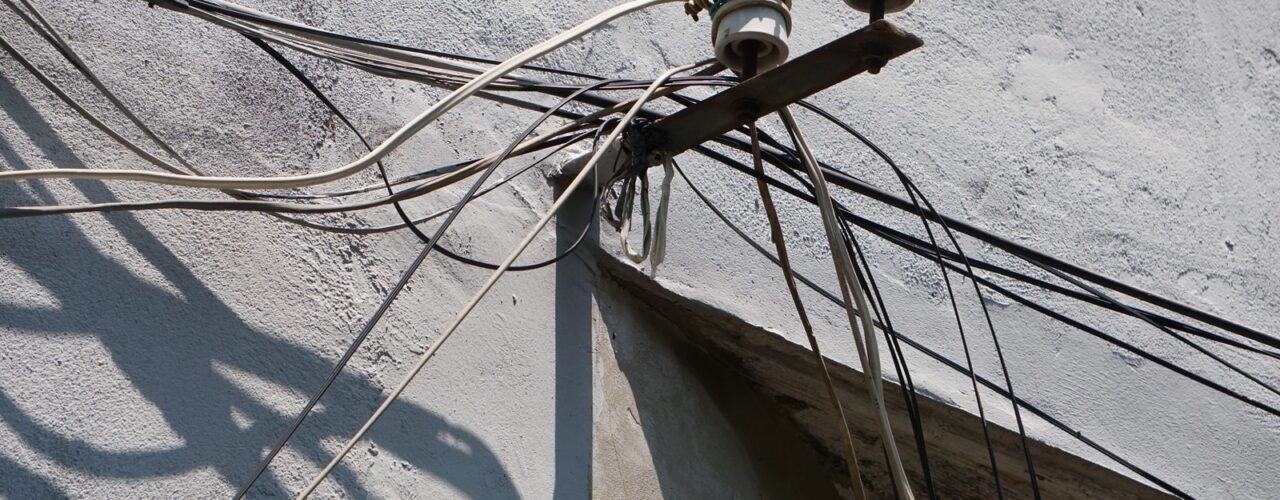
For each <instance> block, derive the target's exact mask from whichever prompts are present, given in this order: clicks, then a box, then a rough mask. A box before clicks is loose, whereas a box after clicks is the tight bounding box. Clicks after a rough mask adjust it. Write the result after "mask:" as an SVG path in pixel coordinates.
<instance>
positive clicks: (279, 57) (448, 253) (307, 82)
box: [245, 35, 591, 271]
mask: <svg viewBox="0 0 1280 500" xmlns="http://www.w3.org/2000/svg"><path fill="white" fill-rule="evenodd" d="M245 38H247V39H249V41H250V42H253V44H254V45H256V46H258V48H260V49H262V50H263V51H264V52H266V53H267V55H270V56H271V59H273V60H275V61H276V62H277V63H279V64H280V65H281V66H282V67H284V69H285V70H287V71H288V72H289V74H291V75H293V77H294V78H295V79H297V80H298V81H299V82H300V83H302V85H303V86H305V87H306V88H307V90H309V91H310V92H311V94H312V95H314V96H315V97H316V99H318V100H319V101H320V102H321V103H323V104H324V105H325V107H326V108H328V109H329V111H330V112H332V113H333V115H334V116H336V117H337V118H338V120H340V121H341V122H342V123H343V124H345V125H346V126H347V129H348V130H350V131H351V133H352V134H355V136H356V137H357V138H359V139H360V143H361V144H364V147H365V149H367V150H369V151H373V145H371V144H369V141H368V140H367V139H365V137H364V134H362V133H360V130H359V129H357V128H356V126H355V124H354V123H352V122H351V120H350V119H348V118H347V115H346V114H345V113H343V112H342V110H340V109H338V107H337V105H335V104H334V103H333V101H331V100H329V98H328V96H326V95H325V94H324V92H323V91H321V90H320V89H319V88H318V87H316V85H315V83H314V82H312V81H311V79H310V78H308V77H307V76H306V75H305V74H303V73H302V70H300V69H298V67H297V66H295V65H294V64H293V63H292V62H290V61H289V59H288V58H286V57H284V54H281V53H280V52H279V51H277V50H276V49H275V48H273V47H271V45H269V44H267V42H264V41H262V40H261V39H258V38H254V37H251V36H248V35H245ZM562 105H563V104H562ZM526 137H527V135H526ZM376 163H377V165H378V173H379V174H381V177H382V181H383V184H384V185H385V186H386V188H387V195H388V196H394V195H395V190H394V189H393V188H392V187H391V181H390V180H389V177H388V175H387V170H386V167H385V166H384V165H383V164H382V160H378V161H377V162H376ZM531 165H532V164H531ZM525 168H526V169H527V168H528V167H525ZM521 172H523V170H521ZM507 179H510V177H508V178H507ZM505 180H506V179H504V182H505ZM498 185H501V184H498ZM494 187H496V186H494ZM391 206H393V207H395V211H396V215H398V216H399V217H400V220H401V221H402V222H403V225H404V227H406V228H408V229H409V231H411V232H412V233H413V234H414V235H415V236H417V237H418V239H419V240H420V241H422V242H423V243H427V242H428V241H430V238H428V237H427V235H426V234H423V232H422V230H421V229H418V226H417V224H415V223H414V221H413V220H412V219H410V218H409V215H408V214H406V213H405V211H404V207H402V206H401V205H400V203H399V202H393V203H392V204H391ZM459 208H460V205H458V206H455V207H454V209H453V210H458V209H459ZM589 220H590V219H589ZM590 228H591V225H590V224H587V225H585V226H583V228H582V231H581V232H580V233H579V234H578V237H577V239H576V240H574V242H573V244H572V245H570V246H569V247H568V248H567V249H566V250H565V251H564V252H562V253H560V254H558V255H556V256H554V257H552V258H550V259H547V260H544V261H542V262H537V263H534V264H513V265H512V266H511V267H510V269H511V270H512V271H530V270H535V269H541V268H543V267H546V266H549V265H551V264H555V263H556V262H559V261H560V260H561V259H563V258H565V257H566V256H568V255H569V254H571V253H573V252H574V251H575V250H577V249H578V247H579V246H580V245H581V244H582V242H583V241H584V240H586V238H587V234H588V233H589V232H590ZM436 246H437V248H438V250H439V252H440V254H441V255H444V256H445V257H448V258H450V259H453V260H456V261H458V262H461V263H463V264H467V265H470V266H475V267H480V268H484V269H497V268H498V266H497V265H495V264H490V263H487V262H482V261H479V260H476V259H473V258H470V257H466V256H464V255H460V254H458V253H456V252H454V251H452V250H449V248H448V247H446V246H444V245H443V244H439V243H437V244H436Z"/></svg>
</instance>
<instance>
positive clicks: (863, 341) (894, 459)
mask: <svg viewBox="0 0 1280 500" xmlns="http://www.w3.org/2000/svg"><path fill="white" fill-rule="evenodd" d="M778 115H779V116H781V117H782V121H783V122H784V123H785V124H786V125H787V128H788V129H789V130H790V131H791V134H792V136H793V137H794V138H795V140H796V149H799V150H800V157H801V159H802V160H803V161H804V165H805V169H806V170H807V171H808V174H809V177H810V179H811V180H812V181H813V191H814V198H815V199H816V200H817V202H818V208H819V212H820V213H821V214H822V224H823V227H824V229H825V230H826V233H827V243H828V244H829V245H830V246H831V257H832V261H833V263H834V264H835V268H836V276H837V278H838V281H839V283H840V293H841V294H842V295H844V303H845V312H846V314H847V315H848V317H849V328H850V329H851V330H852V331H853V340H854V344H855V345H856V346H857V348H858V356H859V357H860V358H861V360H862V373H863V376H864V377H865V378H866V383H867V391H868V392H870V393H871V396H872V399H874V400H875V404H876V413H877V415H878V416H879V424H880V437H881V441H883V443H884V451H885V455H886V456H887V459H888V462H889V470H890V476H891V477H892V478H893V485H894V488H895V489H896V490H897V492H898V497H899V498H901V499H904V500H912V499H914V498H915V496H914V495H912V493H911V485H910V484H909V483H908V482H907V474H906V472H905V471H904V470H903V467H902V458H901V457H900V456H899V455H898V444H897V442H896V441H895V440H894V437H893V428H892V426H891V425H890V423H889V410H888V408H886V407H885V399H884V386H883V380H882V378H883V375H882V373H881V370H880V353H879V350H878V349H877V348H876V336H875V329H874V326H873V325H872V320H871V309H870V307H869V306H868V304H867V298H866V295H865V294H864V293H863V292H862V288H861V286H860V285H859V284H858V281H857V271H856V268H855V267H854V265H853V259H852V258H851V257H850V256H849V252H848V249H847V248H845V246H844V241H843V239H842V238H841V237H840V226H839V222H838V219H837V218H836V212H835V206H834V204H833V203H832V201H831V193H830V192H829V191H828V190H827V180H826V178H825V177H824V176H823V175H822V170H821V169H819V168H818V162H817V161H816V160H814V159H813V154H812V152H811V151H810V150H809V146H808V144H806V143H805V140H804V136H803V135H801V133H800V128H799V126H797V125H796V121H795V118H794V117H792V116H791V111H790V110H788V109H787V108H785V107H784V108H782V109H780V110H778ZM851 295H852V300H850V296H851ZM855 304H856V308H857V309H856V310H855V309H854V307H855ZM859 324H861V328H859ZM859 330H861V331H859Z"/></svg>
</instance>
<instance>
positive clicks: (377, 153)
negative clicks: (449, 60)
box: [0, 0, 676, 189]
mask: <svg viewBox="0 0 1280 500" xmlns="http://www.w3.org/2000/svg"><path fill="white" fill-rule="evenodd" d="M673 1H676V0H632V1H630V2H627V3H625V4H622V5H619V6H617V7H613V8H611V9H608V10H606V11H604V12H602V13H600V14H598V15H596V16H595V17H592V18H591V19H588V20H587V21H584V22H582V23H580V24H578V25H577V26H574V27H573V28H570V29H569V30H567V31H564V32H562V33H560V34H559V35H556V36H554V37H551V38H550V39H547V40H546V41H544V42H542V43H539V44H538V45H535V46H533V47H530V48H529V49H526V50H525V51H523V52H521V53H519V54H517V55H516V56H514V57H512V58H511V59H508V60H506V61H504V62H503V63H502V64H499V65H497V66H494V67H492V68H490V69H488V70H487V71H485V72H484V73H483V74H481V75H480V76H478V77H476V78H475V79H473V80H471V81H470V82H468V83H467V84H466V85H463V86H461V87H459V88H458V89H457V90H454V91H453V92H452V93H450V94H449V95H448V96H445V98H444V99H441V100H440V101H438V102H437V103H436V104H434V105H432V106H431V107H430V108H427V110H426V111H423V112H422V113H421V114H419V115H418V116H417V117H415V118H414V119H412V120H410V121H409V122H408V123H406V124H405V125H404V126H402V127H401V128H400V129H399V130H397V131H396V132H395V133H393V134H391V136H390V137H388V138H387V139H386V140H385V141H383V142H382V143H381V144H379V145H378V146H377V147H375V148H374V149H373V151H370V152H369V153H367V154H365V155H364V156H362V157H360V158H359V159H357V160H356V161H354V162H351V163H348V164H347V165H344V166H341V167H338V168H336V169H332V170H329V171H325V172H316V173H312V174H303V175H290V176H279V177H215V176H194V175H178V174H170V173H165V172H148V171H141V170H115V169H82V168H59V169H43V170H22V171H16V172H0V181H16V180H31V179H94V180H129V181H140V182H152V183H157V184H170V185H177V186H188V187H197V188H210V189H287V188H296V187H304V186H313V185H316V184H323V183H326V182H332V181H335V180H338V179H342V178H344V177H348V176H351V175H353V174H355V173H357V172H360V171H362V170H364V169H366V168H369V167H371V166H373V165H374V164H375V163H377V161H378V160H380V159H382V158H383V157H385V156H386V155H387V154H389V153H391V152H392V151H394V150H395V149H396V148H398V147H400V145H402V144H404V143H405V142H406V141H408V140H409V139H410V138H412V137H413V136H414V135H416V134H417V133H418V132H420V131H422V129H423V128H426V126H427V125H429V124H431V123H432V122H433V121H435V120H436V119H437V118H439V117H440V116H441V115H443V114H444V113H446V112H448V111H449V110H451V109H453V108H454V107H455V106H457V105H458V104H460V103H461V102H462V101H464V100H466V99H467V98H469V97H471V96H472V95H473V94H475V93H476V92H479V91H480V90H481V89H482V88H484V87H485V86H486V85H488V84H489V83H491V82H493V81H494V80H497V79H499V78H501V77H502V76H504V75H506V74H507V73H510V72H512V71H514V70H516V69H517V68H519V67H520V66H522V65H524V64H526V63H528V62H529V61H532V60H534V59H536V58H538V57H541V56H543V55H545V54H547V53H549V52H551V51H553V50H556V49H558V48H560V47H562V46H564V45H565V44H567V43H569V42H572V41H574V40H577V39H579V38H581V37H583V36H585V35H586V34H587V33H590V32H592V31H594V30H596V29H599V28H600V27H601V26H603V25H605V24H606V23H608V22H610V21H612V20H614V19H617V18H619V17H622V16H624V15H627V14H630V13H632V12H635V11H638V10H641V9H644V8H646V7H651V6H654V5H658V4H661V3H666V2H673Z"/></svg>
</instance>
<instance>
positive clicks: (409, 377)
mask: <svg viewBox="0 0 1280 500" xmlns="http://www.w3.org/2000/svg"><path fill="white" fill-rule="evenodd" d="M713 62H715V60H714V59H709V60H706V61H702V62H699V63H694V64H688V65H685V66H680V67H677V68H673V69H670V70H668V71H667V72H665V73H663V74H662V75H661V76H659V77H658V78H657V79H656V80H654V81H653V83H652V84H650V85H649V88H647V89H645V91H644V94H642V95H641V96H640V98H639V99H637V100H636V102H635V104H634V105H633V106H632V107H631V109H630V110H629V111H627V114H626V115H625V116H623V118H622V121H621V122H620V124H619V125H618V126H617V127H616V128H614V129H613V131H612V132H610V133H609V136H608V137H607V138H606V139H605V140H604V142H603V147H600V148H597V149H596V151H595V153H594V154H592V155H591V158H590V159H589V160H587V163H586V165H584V166H583V167H582V171H581V172H579V173H578V175H577V176H576V177H574V178H573V181H572V182H570V183H569V185H568V186H567V187H565V189H564V192H563V193H562V194H561V195H560V197H559V198H557V199H556V201H555V203H553V204H552V205H551V208H550V209H549V210H547V212H546V213H545V214H543V215H542V218H541V219H539V220H538V222H537V223H536V224H534V226H533V228H532V229H530V230H529V233H528V234H526V235H525V237H524V239H522V240H520V243H518V244H517V245H516V248H515V250H512V252H511V254H510V255H508V256H507V258H506V259H505V260H503V261H502V264H501V265H499V266H498V269H496V270H495V271H494V272H493V274H492V275H490V276H489V279H488V281H485V283H484V285H483V286H481V287H480V290H478V291H477V292H476V294H475V295H474V296H473V297H471V300H470V301H469V302H467V305H465V306H463V307H462V310H461V311H459V312H458V316H457V317H456V318H454V320H453V323H450V324H449V327H448V328H446V329H445V330H444V332H442V333H441V334H440V336H439V337H437V338H436V340H435V342H433V343H432V344H431V347H429V348H428V349H427V351H426V352H424V353H422V356H421V357H419V358H418V362H417V363H415V364H414V366H413V368H411V369H410V370H409V372H408V373H406V374H405V375H404V377H403V378H402V379H401V380H400V383H399V384H397V385H396V387H395V389H393V390H392V391H391V394H388V395H387V398H386V399H385V400H383V402H382V404H381V405H379V406H378V409H377V410H374V412H373V415H371V416H369V419H368V420H367V421H365V423H364V425H362V426H360V430H358V431H356V433H355V435H353V436H351V439H350V440H348V441H347V444H346V445H345V446H343V448H342V450H341V451H339V452H338V454H337V455H336V456H334V457H333V460H330V461H329V464H328V465H326V466H325V468H324V469H323V470H321V471H320V473H319V474H316V477H315V478H313V479H312V480H311V484H309V485H307V488H306V489H304V490H303V491H302V493H300V494H299V495H298V498H299V499H304V498H307V497H309V496H310V495H311V493H313V492H314V491H315V489H316V487H317V486H319V485H320V483H321V482H322V481H324V479H325V478H326V477H328V475H329V473H330V472H332V471H333V468H334V467H336V466H337V465H338V463H339V462H341V461H342V459H343V457H346V456H347V453H350V452H351V449H352V448H354V447H355V445H356V443H358V442H359V441H360V439H362V438H363V437H364V435H365V433H367V432H368V431H369V429H370V428H371V427H373V424H374V423H376V422H377V421H378V419H379V418H381V417H382V414H383V413H384V412H385V411H386V410H387V408H389V407H390V406H391V403H393V402H395V400H396V398H398V397H400V394H401V393H403V392H404V390H405V388H407V387H409V383H410V382H413V379H414V377H416V376H417V375H418V373H419V372H421V371H422V368H423V367H424V366H426V365H427V361H429V360H430V359H431V357H432V356H433V355H435V353H436V351H438V350H440V346H442V345H444V342H445V341H446V340H449V336H451V335H453V332H455V331H457V329H458V327H459V326H461V325H462V322H463V321H464V320H466V319H467V316H468V315H470V314H471V311H473V310H475V308H476V306H477V305H479V304H480V301H481V300H482V299H484V297H485V295H487V294H488V293H489V290H490V289H492V288H493V285H495V284H496V283H497V282H498V279H499V278H501V277H502V275H503V274H504V273H506V272H507V269H508V268H510V267H511V264H512V263H514V262H515V261H516V259H517V258H519V257H520V254H521V253H523V252H524V250H525V248H528V247H529V244H530V243H533V240H534V238H536V237H537V236H538V233H539V232H541V231H542V228H544V227H546V225H547V223H548V222H550V221H551V218H552V217H554V216H555V214H556V212H558V211H560V208H561V207H563V206H564V204H565V202H566V201H568V199H569V196H570V195H572V194H573V192H574V191H575V190H577V188H578V187H579V186H581V185H582V183H583V181H585V180H586V179H587V177H589V176H590V175H591V174H592V172H594V171H595V168H596V164H598V163H600V159H601V158H603V157H604V155H605V153H606V152H607V151H609V150H610V147H609V146H610V145H612V144H613V143H614V142H616V141H617V140H618V137H619V136H621V135H622V132H623V131H624V130H626V128H627V125H628V124H629V123H631V120H632V119H634V118H635V116H636V113H638V112H639V111H640V108H641V107H643V106H644V103H645V102H647V101H648V100H649V99H650V98H651V97H652V96H653V94H654V92H657V90H658V87H660V86H662V84H663V83H664V82H666V81H667V79H669V78H671V76H672V75H675V74H676V73H679V72H682V71H688V70H691V69H694V68H697V67H700V66H705V65H707V64H711V63H713Z"/></svg>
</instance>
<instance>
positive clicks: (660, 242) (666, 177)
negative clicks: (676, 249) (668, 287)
mask: <svg viewBox="0 0 1280 500" xmlns="http://www.w3.org/2000/svg"><path fill="white" fill-rule="evenodd" d="M662 172H663V174H662V175H663V177H662V188H661V190H660V191H659V193H660V194H659V198H658V215H656V216H654V218H653V247H652V248H650V249H649V268H650V269H651V270H652V272H653V273H655V274H656V273H657V272H658V266H659V265H661V264H662V261H664V260H666V258H667V211H668V210H669V209H670V206H671V179H672V178H673V177H675V169H674V168H672V165H671V155H667V154H664V155H662Z"/></svg>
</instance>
